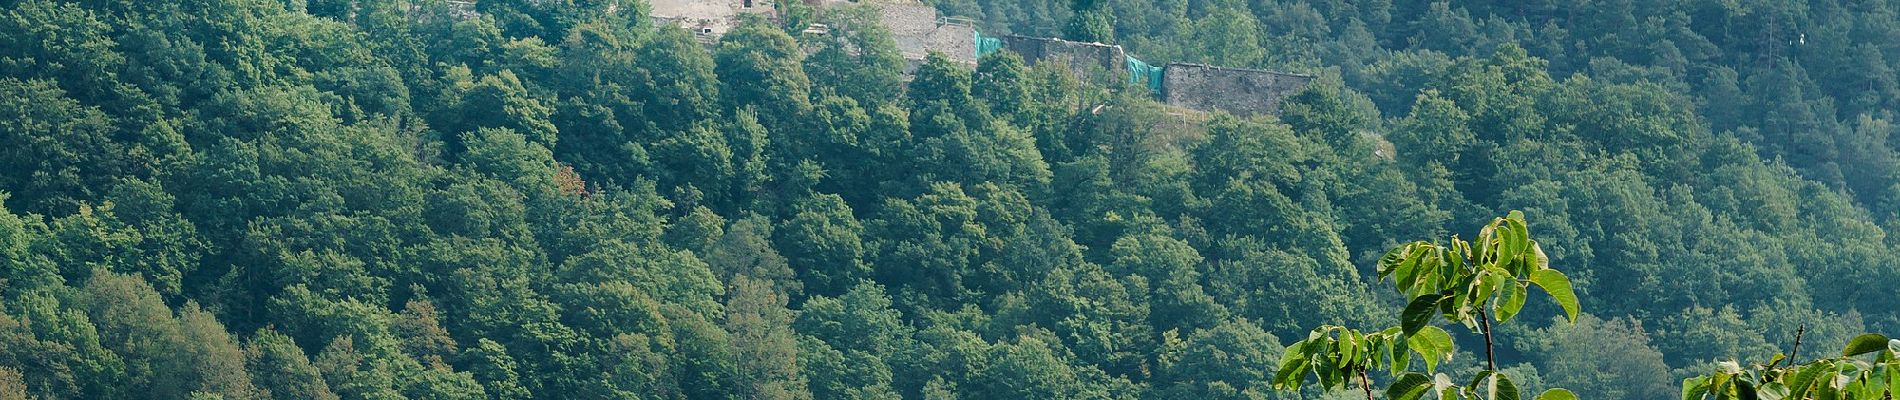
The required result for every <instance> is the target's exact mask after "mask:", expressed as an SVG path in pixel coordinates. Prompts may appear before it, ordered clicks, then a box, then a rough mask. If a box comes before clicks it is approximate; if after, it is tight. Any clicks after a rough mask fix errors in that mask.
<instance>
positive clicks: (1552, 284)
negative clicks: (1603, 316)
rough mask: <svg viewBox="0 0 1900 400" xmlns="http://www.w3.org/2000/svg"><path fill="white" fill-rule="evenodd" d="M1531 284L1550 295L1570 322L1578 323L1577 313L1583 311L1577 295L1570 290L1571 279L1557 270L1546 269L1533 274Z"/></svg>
mask: <svg viewBox="0 0 1900 400" xmlns="http://www.w3.org/2000/svg"><path fill="white" fill-rule="evenodd" d="M1531 283H1535V284H1537V287H1541V288H1544V291H1545V292H1548V293H1550V297H1551V298H1552V299H1555V300H1557V305H1558V306H1561V307H1563V308H1564V315H1565V316H1566V317H1569V318H1570V322H1577V313H1578V312H1580V311H1581V310H1582V305H1580V304H1578V303H1577V293H1576V292H1573V291H1571V290H1570V278H1569V277H1566V276H1564V273H1562V272H1557V270H1554V269H1546V270H1541V271H1537V272H1532V273H1531Z"/></svg>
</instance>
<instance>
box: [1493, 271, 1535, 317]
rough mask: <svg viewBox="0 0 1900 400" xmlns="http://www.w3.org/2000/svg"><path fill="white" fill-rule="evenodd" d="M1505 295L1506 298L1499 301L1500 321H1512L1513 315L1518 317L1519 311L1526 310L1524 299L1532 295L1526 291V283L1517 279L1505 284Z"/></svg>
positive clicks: (1498, 312)
mask: <svg viewBox="0 0 1900 400" xmlns="http://www.w3.org/2000/svg"><path fill="white" fill-rule="evenodd" d="M1503 295H1504V298H1503V299H1501V300H1499V301H1498V308H1497V316H1498V322H1506V321H1510V320H1511V318H1512V317H1516V316H1517V313H1518V312H1519V311H1523V310H1524V299H1526V298H1529V297H1530V296H1529V295H1527V294H1526V293H1525V289H1524V284H1522V283H1518V282H1516V281H1515V280H1513V281H1512V282H1508V283H1506V284H1505V287H1504V293H1503Z"/></svg>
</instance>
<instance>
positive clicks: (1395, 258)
mask: <svg viewBox="0 0 1900 400" xmlns="http://www.w3.org/2000/svg"><path fill="white" fill-rule="evenodd" d="M1410 250H1411V245H1405V246H1398V247H1393V248H1392V250H1390V251H1386V252H1385V255H1384V256H1381V257H1379V279H1385V277H1386V276H1388V275H1392V273H1393V272H1396V271H1398V269H1399V263H1400V262H1403V261H1405V255H1406V253H1409V252H1410Z"/></svg>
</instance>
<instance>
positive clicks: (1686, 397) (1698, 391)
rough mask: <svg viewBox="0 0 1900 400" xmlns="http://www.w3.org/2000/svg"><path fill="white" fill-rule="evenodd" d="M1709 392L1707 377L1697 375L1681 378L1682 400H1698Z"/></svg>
mask: <svg viewBox="0 0 1900 400" xmlns="http://www.w3.org/2000/svg"><path fill="white" fill-rule="evenodd" d="M1708 393H1709V377H1706V376H1699V377H1694V378H1689V379H1683V380H1682V400H1700V399H1702V396H1703V395H1706V394H1708Z"/></svg>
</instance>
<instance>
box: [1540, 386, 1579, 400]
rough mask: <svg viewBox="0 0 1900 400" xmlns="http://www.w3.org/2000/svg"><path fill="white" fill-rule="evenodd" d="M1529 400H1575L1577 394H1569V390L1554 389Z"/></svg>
mask: <svg viewBox="0 0 1900 400" xmlns="http://www.w3.org/2000/svg"><path fill="white" fill-rule="evenodd" d="M1531 400H1577V394H1576V393H1571V392H1570V390H1569V389H1564V388H1556V389H1551V390H1545V391H1544V393H1543V394H1539V395H1537V397H1535V398H1532V399H1531Z"/></svg>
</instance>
